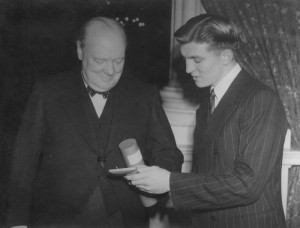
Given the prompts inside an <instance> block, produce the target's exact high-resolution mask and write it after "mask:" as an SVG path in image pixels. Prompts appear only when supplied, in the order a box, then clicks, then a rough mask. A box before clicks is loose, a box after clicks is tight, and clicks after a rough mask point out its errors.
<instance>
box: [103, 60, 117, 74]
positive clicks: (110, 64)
mask: <svg viewBox="0 0 300 228" xmlns="http://www.w3.org/2000/svg"><path fill="white" fill-rule="evenodd" d="M114 72H115V67H114V64H113V62H112V61H107V63H106V66H105V73H106V74H107V75H113V74H114Z"/></svg>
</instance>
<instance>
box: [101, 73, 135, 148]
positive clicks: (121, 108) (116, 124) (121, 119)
mask: <svg viewBox="0 0 300 228" xmlns="http://www.w3.org/2000/svg"><path fill="white" fill-rule="evenodd" d="M124 76H125V75H122V77H124ZM127 84H128V82H127V81H126V79H123V78H121V80H120V81H119V82H118V84H117V85H116V87H115V102H114V113H113V118H112V122H111V123H112V124H111V130H110V136H109V141H108V147H107V149H108V152H109V151H111V150H114V149H115V148H116V147H118V145H119V143H120V142H121V141H122V140H125V139H126V138H122V137H124V136H126V135H130V131H131V129H130V125H129V123H131V122H132V121H133V120H132V110H134V109H135V105H136V104H137V102H135V99H137V97H138V96H135V95H134V94H133V93H132V91H133V90H132V89H130V85H127ZM124 124H125V125H124ZM124 126H126V127H124Z"/></svg>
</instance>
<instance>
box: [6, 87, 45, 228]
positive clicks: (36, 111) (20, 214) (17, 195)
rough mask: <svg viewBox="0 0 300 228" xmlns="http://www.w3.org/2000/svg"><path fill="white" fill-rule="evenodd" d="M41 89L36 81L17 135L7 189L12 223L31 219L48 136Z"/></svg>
mask: <svg viewBox="0 0 300 228" xmlns="http://www.w3.org/2000/svg"><path fill="white" fill-rule="evenodd" d="M41 91H42V90H41V89H40V86H39V84H36V85H35V86H34V89H33V92H32V94H31V96H30V98H29V101H28V103H27V107H26V111H25V114H24V116H23V120H22V124H21V126H20V129H19V132H18V135H17V138H16V143H15V148H14V151H13V155H12V164H11V175H10V180H9V187H8V193H7V203H8V210H7V224H8V225H9V226H16V225H26V224H28V221H29V208H30V201H31V189H32V183H33V180H34V178H35V175H36V170H37V166H38V160H39V155H40V151H41V149H42V144H43V140H44V136H45V121H44V113H43V106H42V96H41Z"/></svg>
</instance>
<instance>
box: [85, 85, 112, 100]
mask: <svg viewBox="0 0 300 228" xmlns="http://www.w3.org/2000/svg"><path fill="white" fill-rule="evenodd" d="M86 90H87V92H88V93H89V94H90V96H92V97H93V96H94V95H95V94H96V93H98V94H101V95H102V96H103V98H104V99H106V98H108V95H109V90H108V91H104V92H100V91H96V90H94V89H92V88H91V87H89V86H87V87H86Z"/></svg>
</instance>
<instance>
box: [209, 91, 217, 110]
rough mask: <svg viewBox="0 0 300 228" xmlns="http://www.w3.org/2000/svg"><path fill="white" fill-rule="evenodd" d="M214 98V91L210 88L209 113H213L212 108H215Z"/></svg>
mask: <svg viewBox="0 0 300 228" xmlns="http://www.w3.org/2000/svg"><path fill="white" fill-rule="evenodd" d="M215 99H216V94H215V91H214V89H212V90H211V91H210V97H209V103H210V110H209V111H210V115H212V114H213V112H214V110H215V108H216V107H215Z"/></svg>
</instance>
